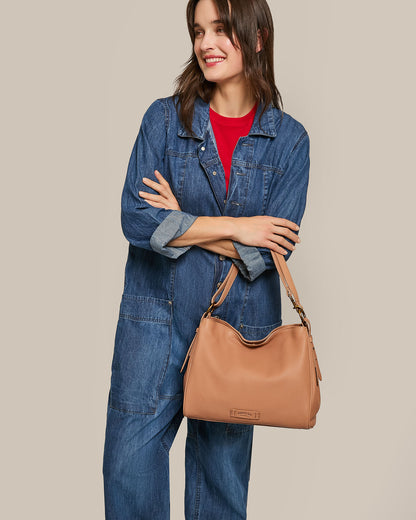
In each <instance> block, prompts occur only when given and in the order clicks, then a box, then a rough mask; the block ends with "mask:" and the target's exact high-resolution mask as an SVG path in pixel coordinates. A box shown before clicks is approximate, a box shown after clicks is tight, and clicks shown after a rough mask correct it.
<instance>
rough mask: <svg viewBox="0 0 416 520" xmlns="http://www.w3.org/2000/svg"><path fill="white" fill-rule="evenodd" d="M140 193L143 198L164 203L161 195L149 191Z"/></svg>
mask: <svg viewBox="0 0 416 520" xmlns="http://www.w3.org/2000/svg"><path fill="white" fill-rule="evenodd" d="M139 195H140V197H142V198H143V199H146V200H152V201H154V202H160V203H163V197H162V196H161V195H153V193H148V192H147V191H139Z"/></svg>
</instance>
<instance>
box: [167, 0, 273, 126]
mask: <svg viewBox="0 0 416 520" xmlns="http://www.w3.org/2000/svg"><path fill="white" fill-rule="evenodd" d="M198 1H199V0H189V2H188V5H187V7H186V18H187V25H188V31H189V34H190V37H191V41H192V47H193V45H194V42H195V34H194V27H193V24H194V16H195V7H196V5H197V3H198ZM213 1H214V3H215V4H216V6H217V9H218V14H219V18H220V20H222V21H223V23H224V31H225V33H226V34H227V36H228V38H229V39H230V41H231V43H232V44H233V46H234V47H235V48H238V46H237V44H236V42H234V39H233V35H232V33H233V30H234V33H235V36H236V38H237V40H238V42H239V44H240V48H241V53H242V58H243V67H244V74H245V77H246V78H247V80H248V83H249V85H250V87H249V88H250V89H251V91H252V93H253V96H254V98H255V99H256V102H257V103H263V104H264V106H263V110H262V112H261V114H260V119H261V116H262V115H263V114H264V111H265V110H266V108H267V106H268V104H269V103H272V105H274V106H275V107H276V108H279V109H281V111H282V114H281V116H283V101H282V97H281V95H280V92H279V91H278V90H277V87H276V84H275V80H274V61H273V40H274V28H273V18H272V15H271V12H270V9H269V6H268V4H267V1H266V0H213ZM228 2H230V4H231V15H230V9H229V4H228ZM258 31H260V41H261V47H262V49H261V50H260V51H259V52H256V44H257V34H258ZM215 86H216V84H215V83H214V82H211V81H207V80H206V79H205V76H204V73H203V72H202V70H201V68H200V66H199V63H198V60H197V57H196V56H195V52H194V51H193V49H192V55H191V57H190V58H189V59H188V61H187V62H186V64H185V69H184V70H183V72H182V73H181V74H180V75H179V76H177V78H176V79H175V92H174V96H177V98H176V105H175V106H176V110H178V109H177V106H178V103H179V102H180V104H181V106H180V111H179V113H178V116H179V119H180V120H181V121H182V124H183V125H184V127H185V129H186V130H187V131H188V132H189V133H190V134H192V133H193V132H192V120H193V113H194V103H195V100H196V98H197V97H198V96H200V97H201V98H202V99H203V100H204V101H205V102H206V103H208V102H209V101H210V100H211V97H212V94H213V92H214V89H215Z"/></svg>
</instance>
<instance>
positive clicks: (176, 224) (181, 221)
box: [150, 210, 198, 259]
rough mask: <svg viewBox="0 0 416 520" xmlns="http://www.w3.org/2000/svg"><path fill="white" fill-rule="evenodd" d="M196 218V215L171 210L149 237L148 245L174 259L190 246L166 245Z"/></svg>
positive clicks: (181, 233)
mask: <svg viewBox="0 0 416 520" xmlns="http://www.w3.org/2000/svg"><path fill="white" fill-rule="evenodd" d="M197 218H198V216H196V215H191V214H190V213H184V212H183V211H178V210H172V212H171V213H170V214H169V215H168V216H167V217H166V218H165V219H164V220H163V222H161V223H160V224H159V225H158V227H157V228H156V229H155V230H154V232H153V234H152V236H151V237H150V247H151V248H152V249H153V251H156V252H157V253H160V254H162V255H165V256H167V257H168V258H173V259H176V258H178V257H179V256H181V255H182V254H183V253H186V251H188V249H190V248H191V247H192V246H181V247H175V246H167V247H166V244H168V243H169V242H170V241H171V240H173V239H174V238H178V237H179V236H181V235H183V234H184V233H185V231H186V230H187V229H188V228H190V227H191V226H192V224H193V223H194V222H195V220H196V219H197Z"/></svg>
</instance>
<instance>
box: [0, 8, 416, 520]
mask: <svg viewBox="0 0 416 520" xmlns="http://www.w3.org/2000/svg"><path fill="white" fill-rule="evenodd" d="M269 1H270V7H271V9H272V12H273V16H274V21H275V27H276V42H275V43H276V71H277V72H276V80H277V84H278V88H279V90H280V91H281V93H282V96H283V101H284V104H285V110H286V112H288V113H290V114H291V115H293V116H294V117H295V118H296V119H298V120H299V121H301V122H302V124H304V126H305V127H306V128H307V130H308V131H309V134H310V139H311V171H310V185H309V193H308V202H307V208H306V212H305V215H304V219H303V223H302V229H301V232H300V236H301V237H302V243H301V244H300V246H298V247H297V250H296V253H294V254H293V256H292V258H291V260H290V267H291V270H292V273H293V276H294V280H295V282H296V285H297V287H298V289H299V292H300V296H301V301H302V303H303V304H304V307H305V310H306V312H307V314H308V316H309V318H310V320H311V323H312V330H313V335H314V340H315V346H316V349H317V353H318V357H319V361H320V365H321V369H322V375H323V381H322V383H321V392H322V406H321V410H320V412H319V414H318V418H317V424H316V426H315V427H314V428H313V429H312V430H309V431H306V430H290V429H278V428H270V427H256V429H255V437H254V446H253V460H252V475H251V480H250V490H249V503H248V518H249V519H251V520H263V519H264V520H269V519H272V520H274V519H276V520H278V519H285V520H305V519H306V518H308V519H311V520H334V519H337V520H350V519H354V520H397V519H399V520H411V519H415V518H416V503H415V500H414V493H415V491H416V489H415V472H416V464H415V462H416V456H415V445H414V443H415V427H416V420H415V400H416V392H415V365H416V342H415V340H414V331H413V329H412V326H413V325H414V323H415V308H414V294H415V278H414V262H415V260H414V253H415V246H414V235H413V227H414V223H415V219H414V211H413V209H414V204H415V203H414V200H415V187H416V186H415V173H416V172H415V166H414V138H415V132H414V128H415V115H416V114H415V101H414V97H415V90H416V85H415V72H414V50H415V42H414V40H413V39H412V33H414V18H415V15H416V6H415V3H414V1H413V0H409V1H406V0H397V1H396V2H391V1H386V0H349V1H348V2H346V1H341V0H314V1H313V2H312V1H308V0H298V1H297V2H291V1H289V0H287V1H284V0H269ZM4 4H6V2H4ZM185 6H186V0H174V1H172V0H162V1H160V2H139V1H137V0H136V1H133V0H124V1H121V2H114V1H108V0H99V1H98V0H83V1H80V0H72V1H71V2H69V1H67V2H62V1H57V0H53V1H52V0H49V1H48V0H39V1H37V2H30V1H23V2H14V3H11V2H7V6H6V5H4V6H3V7H4V8H3V9H2V12H3V14H2V21H1V31H0V38H1V49H2V80H1V87H2V91H3V92H2V96H1V103H2V110H1V128H2V136H1V137H2V138H1V142H2V145H3V146H2V153H1V161H2V168H1V178H2V189H1V196H2V203H1V211H2V218H1V222H2V242H3V244H4V247H3V248H2V255H1V258H2V263H3V267H2V270H1V272H2V278H3V280H2V296H3V298H2V301H3V307H2V318H3V319H2V322H3V325H2V332H3V334H2V335H3V339H2V357H3V361H2V376H1V384H2V392H1V395H2V412H3V414H2V428H1V430H2V442H1V449H2V454H1V470H2V473H3V479H4V480H3V484H2V490H3V493H2V495H3V497H2V500H1V503H0V508H1V509H0V516H1V518H5V519H7V520H14V519H25V520H26V519H29V518H30V519H41V520H57V519H59V520H66V519H71V520H73V519H85V520H87V519H88V520H98V519H103V518H104V505H103V486H102V473H101V468H102V453H103V443H104V428H105V418H106V417H105V414H106V404H107V395H108V389H109V383H110V363H111V357H112V352H113V342H114V334H115V327H116V321H117V315H118V306H119V301H120V298H121V293H122V284H123V276H124V266H125V261H126V258H127V248H128V243H127V241H126V239H125V238H124V236H123V235H122V231H121V226H120V197H121V190H122V186H123V183H124V178H125V174H126V168H127V162H128V159H129V156H130V152H131V149H132V146H133V143H134V139H135V137H136V135H137V132H138V129H139V126H140V122H141V118H142V115H143V113H144V111H145V110H146V108H147V107H148V106H149V105H150V103H151V102H152V101H153V100H154V99H156V98H157V97H162V96H167V95H170V94H171V93H172V92H173V80H174V78H175V76H176V75H177V74H179V72H180V71H181V70H182V66H183V64H184V63H185V61H186V59H187V58H188V56H189V53H190V50H191V45H190V41H189V37H188V34H187V30H186V24H185ZM286 300H287V298H285V301H284V305H285V307H284V322H286V323H289V322H296V321H297V314H296V313H295V312H294V310H293V309H292V308H291V306H289V305H288V302H286ZM412 338H413V339H412ZM185 434H186V420H184V421H183V422H182V425H181V428H180V430H179V432H178V435H177V438H176V440H175V442H174V445H173V447H172V451H171V509H172V519H174V520H180V519H182V518H183V492H184V444H185Z"/></svg>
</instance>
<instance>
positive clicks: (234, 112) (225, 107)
mask: <svg viewBox="0 0 416 520" xmlns="http://www.w3.org/2000/svg"><path fill="white" fill-rule="evenodd" d="M255 102H256V100H255V98H254V96H252V95H250V94H249V90H248V88H246V87H245V88H241V86H240V85H230V84H228V85H227V86H226V87H224V86H221V85H218V84H217V86H216V88H215V91H214V94H213V95H212V98H211V101H210V107H211V108H212V109H213V110H215V112H217V113H218V114H220V115H222V116H225V117H242V116H245V115H246V114H248V113H249V112H250V110H251V109H252V108H253V106H254V103H255Z"/></svg>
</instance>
